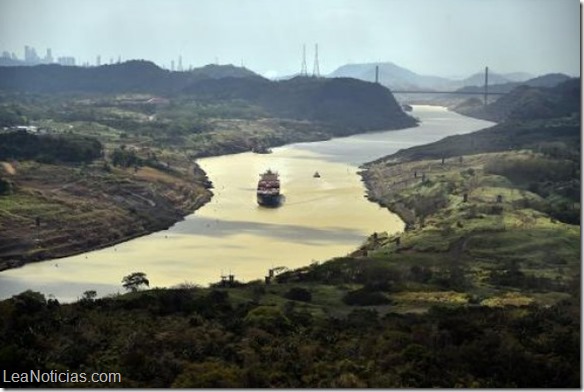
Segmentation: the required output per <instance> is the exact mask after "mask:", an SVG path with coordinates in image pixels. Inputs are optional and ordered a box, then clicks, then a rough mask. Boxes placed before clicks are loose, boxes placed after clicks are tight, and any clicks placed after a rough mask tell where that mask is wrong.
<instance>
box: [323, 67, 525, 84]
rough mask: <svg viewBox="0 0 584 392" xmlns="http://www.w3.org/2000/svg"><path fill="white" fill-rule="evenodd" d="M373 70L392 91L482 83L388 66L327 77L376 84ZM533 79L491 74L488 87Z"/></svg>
mask: <svg viewBox="0 0 584 392" xmlns="http://www.w3.org/2000/svg"><path fill="white" fill-rule="evenodd" d="M376 66H378V67H379V82H380V83H381V84H383V85H384V86H387V87H389V88H390V89H392V90H414V91H415V90H438V91H440V90H442V91H444V90H447V91H451V90H456V89H460V88H465V87H467V86H469V88H473V87H470V86H483V85H484V83H485V74H484V72H477V73H476V74H473V75H471V76H469V77H467V78H464V79H451V78H444V77H439V76H432V75H420V74H417V73H415V72H413V71H411V70H409V69H407V68H404V67H400V66H398V65H396V64H394V63H391V62H379V63H361V64H346V65H343V66H341V67H339V68H337V69H336V70H335V71H333V72H332V73H331V74H329V75H328V77H333V78H336V77H348V78H355V79H360V80H365V81H368V82H372V81H374V80H375V67H376ZM532 78H533V75H531V74H529V73H526V72H511V73H506V74H497V73H493V72H490V73H489V84H491V85H498V84H507V83H516V82H523V81H526V80H529V79H532ZM513 87H515V85H513ZM511 88H512V87H511ZM509 90H510V89H509ZM509 90H507V91H509Z"/></svg>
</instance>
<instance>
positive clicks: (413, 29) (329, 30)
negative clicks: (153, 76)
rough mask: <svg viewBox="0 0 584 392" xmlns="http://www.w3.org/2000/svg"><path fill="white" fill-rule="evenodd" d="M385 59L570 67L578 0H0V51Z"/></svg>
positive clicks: (256, 62) (186, 60)
mask: <svg viewBox="0 0 584 392" xmlns="http://www.w3.org/2000/svg"><path fill="white" fill-rule="evenodd" d="M315 43H318V44H319V58H320V70H321V73H323V74H326V73H329V72H332V71H333V70H334V69H335V68H337V67H339V66H341V65H343V64H346V63H360V62H374V61H391V62H394V63H395V64H397V65H400V66H403V67H406V68H409V69H411V70H412V71H415V72H418V73H421V74H432V75H440V76H454V75H460V76H463V75H468V74H471V73H474V72H478V71H480V70H481V69H484V67H485V66H486V65H488V66H489V67H490V68H491V69H492V71H493V72H514V71H525V72H530V73H533V74H536V75H539V74H543V73H548V72H564V73H567V74H570V75H579V73H580V4H579V1H578V0H192V1H187V0H115V1H113V0H0V51H3V50H7V51H9V52H15V53H16V54H17V56H18V57H19V58H22V57H24V55H23V51H24V50H23V48H24V45H30V46H33V47H35V48H36V50H37V53H38V54H39V55H40V56H44V54H45V51H46V48H52V50H53V56H54V57H57V56H63V55H73V56H75V57H76V58H77V62H78V63H80V62H85V61H89V62H90V63H92V64H94V63H95V59H96V55H98V54H100V55H101V58H102V63H103V62H108V61H109V59H110V58H114V59H115V60H117V58H118V55H121V56H122V59H123V60H125V59H134V58H143V59H148V60H152V61H154V62H156V63H157V64H159V65H164V66H166V67H169V66H170V61H171V60H172V59H175V60H176V59H178V56H179V54H180V55H182V57H183V65H185V66H188V65H189V64H192V65H193V66H202V65H205V64H208V63H213V62H215V61H216V60H217V61H218V62H219V63H220V64H227V63H232V64H235V65H240V64H241V62H242V61H243V63H244V64H245V66H246V67H248V68H250V69H252V70H254V71H256V72H258V73H261V74H264V75H269V76H273V75H286V74H293V73H297V72H298V71H299V70H300V65H301V61H302V45H303V44H306V45H307V64H308V69H309V71H310V72H311V71H312V66H313V55H314V54H313V53H314V44H315Z"/></svg>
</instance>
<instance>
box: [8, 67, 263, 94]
mask: <svg viewBox="0 0 584 392" xmlns="http://www.w3.org/2000/svg"><path fill="white" fill-rule="evenodd" d="M221 77H249V78H259V79H263V78H261V76H259V75H257V74H255V73H253V72H251V71H249V70H247V69H245V68H239V67H234V66H232V65H222V66H219V65H208V66H205V67H202V68H196V69H194V70H192V71H189V72H171V71H167V70H164V69H162V68H159V67H158V66H157V65H155V64H154V63H152V62H149V61H143V60H132V61H127V62H124V63H120V64H111V65H103V66H100V67H90V68H85V67H70V66H61V65H57V64H50V65H38V66H34V67H23V66H21V67H18V66H17V67H0V90H7V91H27V92H40V93H56V92H92V93H93V92H95V93H128V92H144V93H157V94H172V93H176V92H180V91H181V90H182V89H184V88H185V87H186V86H188V85H189V84H190V83H192V82H194V81H196V80H200V79H207V78H221Z"/></svg>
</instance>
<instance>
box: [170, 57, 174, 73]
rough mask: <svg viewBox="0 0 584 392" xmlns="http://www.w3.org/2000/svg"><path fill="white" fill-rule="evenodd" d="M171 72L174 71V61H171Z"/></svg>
mask: <svg viewBox="0 0 584 392" xmlns="http://www.w3.org/2000/svg"><path fill="white" fill-rule="evenodd" d="M170 70H171V71H174V60H170Z"/></svg>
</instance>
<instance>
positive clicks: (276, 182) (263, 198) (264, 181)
mask: <svg viewBox="0 0 584 392" xmlns="http://www.w3.org/2000/svg"><path fill="white" fill-rule="evenodd" d="M257 201H258V204H259V205H260V206H263V207H278V206H279V205H280V202H281V195H280V178H279V175H278V173H276V172H273V171H272V170H268V171H266V172H265V173H262V174H260V180H259V181H258V189H257Z"/></svg>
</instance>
